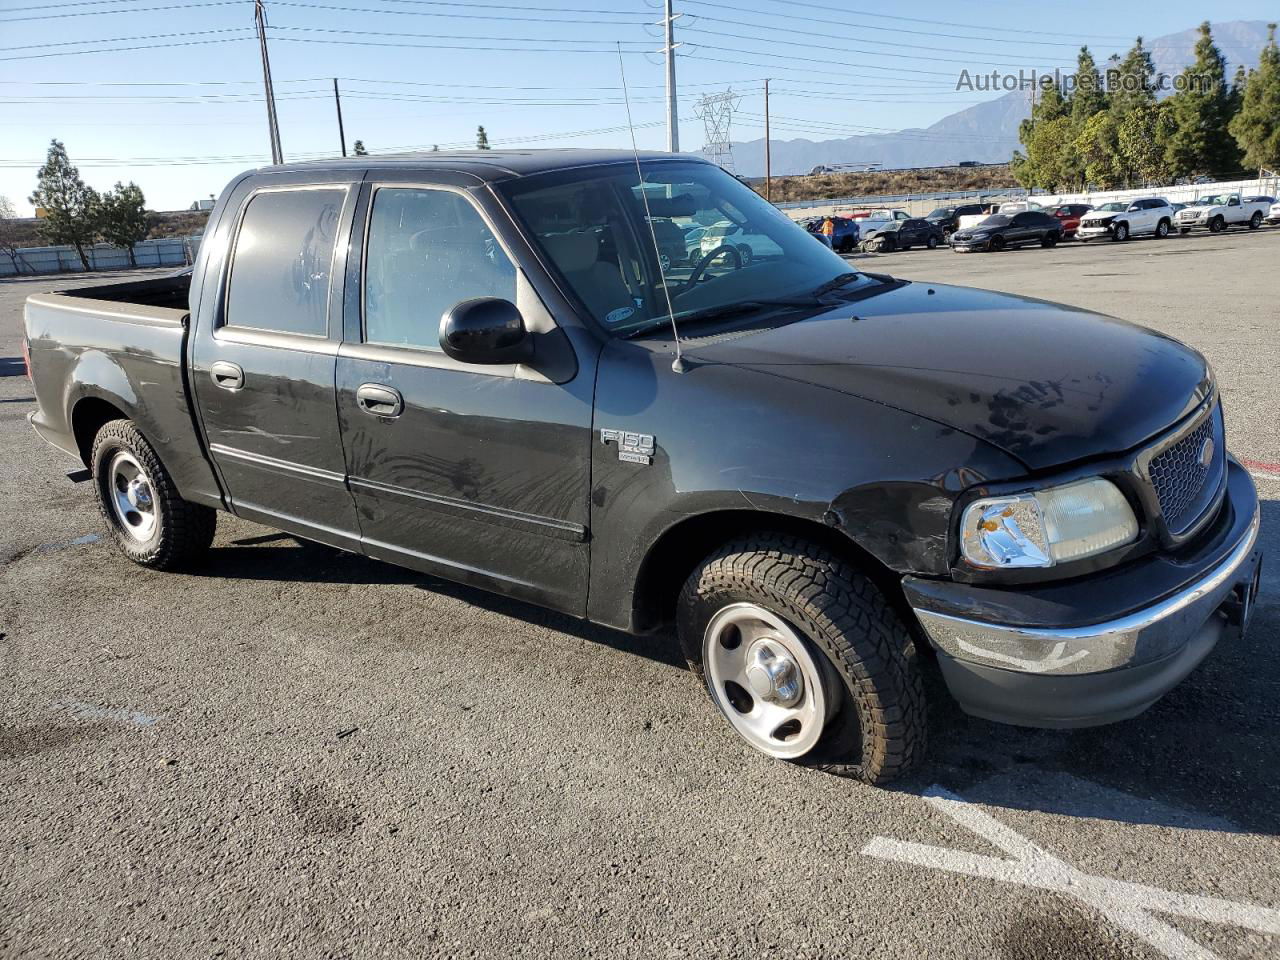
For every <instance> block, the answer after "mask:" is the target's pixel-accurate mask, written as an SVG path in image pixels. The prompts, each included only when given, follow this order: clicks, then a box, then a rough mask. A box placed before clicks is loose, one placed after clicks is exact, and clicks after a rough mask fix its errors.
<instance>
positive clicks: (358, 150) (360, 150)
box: [351, 140, 369, 157]
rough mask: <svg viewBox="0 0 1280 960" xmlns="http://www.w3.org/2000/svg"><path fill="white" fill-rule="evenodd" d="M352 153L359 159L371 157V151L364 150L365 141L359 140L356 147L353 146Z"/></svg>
mask: <svg viewBox="0 0 1280 960" xmlns="http://www.w3.org/2000/svg"><path fill="white" fill-rule="evenodd" d="M351 152H352V153H354V154H355V155H356V156H357V157H367V156H368V155H369V151H368V150H366V149H365V148H364V141H363V140H357V141H356V142H355V145H354V146H352V148H351Z"/></svg>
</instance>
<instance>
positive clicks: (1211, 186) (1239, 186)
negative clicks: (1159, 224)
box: [1031, 177, 1280, 207]
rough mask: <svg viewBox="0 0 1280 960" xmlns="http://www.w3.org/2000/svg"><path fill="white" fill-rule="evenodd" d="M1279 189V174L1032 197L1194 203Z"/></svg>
mask: <svg viewBox="0 0 1280 960" xmlns="http://www.w3.org/2000/svg"><path fill="white" fill-rule="evenodd" d="M1278 191H1280V178H1277V177H1255V178H1254V179H1252V180H1227V181H1222V182H1220V183H1192V184H1186V185H1184V186H1177V187H1141V188H1139V189H1135V190H1099V191H1094V192H1092V193H1058V194H1044V195H1040V194H1037V195H1035V196H1034V197H1032V198H1031V199H1032V200H1034V201H1035V202H1036V203H1038V204H1040V205H1041V206H1043V207H1052V206H1056V205H1057V204H1060V203H1088V204H1092V205H1093V206H1095V207H1096V206H1098V205H1099V204H1102V203H1110V202H1111V201H1113V200H1132V199H1134V198H1135V197H1164V198H1165V199H1166V200H1168V201H1169V202H1170V203H1191V202H1192V201H1194V200H1199V199H1200V198H1201V197H1215V196H1217V195H1218V194H1220V193H1238V194H1240V195H1241V196H1244V197H1256V196H1269V197H1274V196H1276V194H1277V192H1278Z"/></svg>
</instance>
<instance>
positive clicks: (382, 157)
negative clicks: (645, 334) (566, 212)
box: [253, 148, 707, 181]
mask: <svg viewBox="0 0 1280 960" xmlns="http://www.w3.org/2000/svg"><path fill="white" fill-rule="evenodd" d="M635 158H636V155H635V154H634V153H633V152H631V151H630V150H591V149H570V148H563V149H554V150H456V151H452V150H450V151H446V150H419V151H413V152H409V153H381V154H378V155H377V156H364V157H333V158H330V159H326V160H307V161H302V162H298V163H285V164H279V165H276V166H266V167H259V168H258V169H256V170H254V171H253V172H254V173H283V172H286V171H304V170H305V171H307V172H309V173H310V172H315V171H320V170H377V169H383V170H403V169H405V168H406V167H408V168H412V167H424V168H425V167H430V168H432V169H439V170H450V171H455V172H458V173H467V174H470V175H472V176H474V177H476V178H477V179H479V180H482V181H493V180H507V179H510V178H512V177H526V176H530V175H532V174H535V173H546V172H548V171H551V170H569V169H573V168H575V167H594V166H607V165H610V164H617V163H635ZM640 159H641V160H642V161H646V162H647V161H655V160H666V161H684V162H690V161H692V162H694V163H706V162H707V161H705V160H703V159H702V158H701V157H697V156H694V155H692V154H671V153H665V152H659V151H654V150H642V151H640Z"/></svg>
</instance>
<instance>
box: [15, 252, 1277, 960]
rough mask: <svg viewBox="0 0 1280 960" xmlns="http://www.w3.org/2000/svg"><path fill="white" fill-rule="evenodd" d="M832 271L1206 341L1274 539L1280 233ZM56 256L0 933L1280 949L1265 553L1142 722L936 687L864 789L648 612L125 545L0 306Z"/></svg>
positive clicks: (33, 479)
mask: <svg viewBox="0 0 1280 960" xmlns="http://www.w3.org/2000/svg"><path fill="white" fill-rule="evenodd" d="M854 259H855V260H856V262H857V263H858V265H859V266H860V267H863V268H865V269H871V270H875V271H883V272H888V273H892V274H895V275H897V276H902V277H906V278H909V279H913V280H921V281H933V282H938V283H944V282H945V283H960V284H969V285H974V286H979V287H987V288H990V289H997V290H1006V291H1012V292H1016V293H1021V294H1027V295H1031V296H1037V297H1043V298H1046V299H1054V300H1061V301H1065V302H1068V303H1073V304H1078V305H1081V306H1085V307H1089V308H1093V309H1097V310H1100V311H1103V312H1106V313H1110V314H1114V315H1116V316H1120V317H1124V318H1127V319H1131V320H1135V321H1138V322H1141V323H1144V324H1146V325H1149V326H1151V327H1154V328H1156V329H1159V330H1161V331H1164V332H1166V333H1169V334H1171V335H1173V336H1176V337H1178V338H1180V339H1183V340H1186V341H1187V342H1189V343H1191V344H1192V345H1194V346H1195V347H1197V348H1198V349H1200V350H1202V351H1203V352H1204V353H1205V354H1206V355H1207V356H1208V357H1209V358H1210V360H1211V361H1212V363H1213V365H1214V367H1215V369H1216V372H1217V376H1218V381H1219V384H1220V387H1221V390H1222V394H1223V397H1224V401H1225V406H1226V414H1227V424H1228V436H1229V441H1230V446H1231V448H1232V450H1233V451H1234V452H1235V453H1236V455H1237V456H1239V457H1241V458H1243V459H1245V460H1246V461H1248V462H1249V464H1250V467H1251V470H1252V471H1253V472H1254V474H1255V476H1256V477H1257V483H1258V487H1259V492H1260V495H1261V496H1262V498H1263V501H1264V504H1263V511H1264V512H1263V543H1264V545H1265V546H1266V547H1267V549H1268V550H1269V552H1270V554H1271V556H1272V557H1274V558H1280V552H1277V551H1278V548H1280V535H1278V533H1277V531H1280V504H1278V503H1277V498H1278V497H1280V435H1278V431H1280V427H1278V426H1277V422H1276V410H1277V409H1278V408H1280V387H1278V386H1277V385H1276V379H1275V370H1276V368H1277V365H1280V338H1278V337H1277V330H1276V327H1277V324H1280V306H1278V304H1280V299H1278V294H1277V291H1278V290H1280V287H1278V286H1277V278H1276V272H1277V271H1276V268H1277V265H1280V229H1274V228H1271V229H1263V230H1261V231H1258V232H1252V233H1249V232H1232V233H1229V234H1226V235H1222V236H1212V237H1210V236H1208V235H1203V236H1197V235H1193V236H1190V237H1176V238H1170V239H1168V240H1165V241H1159V242H1157V241H1147V240H1134V241H1130V242H1128V243H1126V244H1122V245H1119V244H1092V245H1090V246H1088V247H1083V246H1080V245H1078V244H1063V245H1062V246H1060V247H1058V248H1056V249H1053V250H1041V249H1038V248H1033V249H1026V250H1019V251H1011V252H1006V253H1001V254H983V255H956V254H952V253H951V252H950V251H948V250H938V251H925V250H912V251H907V252H902V253H894V254H887V255H879V256H858V257H855V258H854ZM84 282H85V280H84V278H76V279H73V280H51V279H44V278H42V279H37V280H21V281H0V480H2V481H3V482H0V666H2V668H3V669H2V672H0V678H2V684H3V686H2V687H0V691H2V693H3V695H2V696H0V849H2V850H3V854H0V957H5V958H9V957H165V958H175V957H212V956H225V957H282V956H308V957H384V956H385V957H408V956H415V957H420V956H427V957H437V956H439V957H453V956H457V957H493V956H529V957H540V958H542V957H579V956H598V957H642V958H654V957H661V958H665V957H699V958H702V957H742V958H746V957H762V956H768V957H779V958H785V957H853V956H857V957H884V958H889V957H893V958H899V957H947V958H997V960H1041V958H1051V960H1052V958H1060V960H1077V958H1090V960H1093V958H1106V960H1113V958H1161V957H1176V958H1184V957H1185V958H1197V960H1208V958H1222V960H1229V958H1264V957H1275V956H1277V955H1280V799H1278V797H1280V753H1278V751H1277V749H1276V744H1277V743H1278V742H1280V657H1277V645H1278V644H1280V583H1277V574H1276V572H1275V571H1276V570H1277V569H1278V568H1280V564H1278V563H1272V564H1271V565H1270V566H1269V567H1268V568H1267V570H1266V573H1265V574H1264V583H1263V590H1262V594H1261V597H1260V606H1259V609H1258V611H1257V613H1256V615H1255V618H1254V622H1253V626H1252V629H1251V631H1250V633H1249V635H1248V636H1247V637H1246V638H1245V640H1244V641H1242V642H1240V643H1239V644H1236V645H1233V646H1230V647H1224V648H1219V649H1218V650H1217V651H1216V652H1215V653H1214V655H1213V656H1212V657H1211V658H1210V659H1209V660H1208V661H1207V662H1206V663H1205V664H1204V665H1203V666H1202V667H1201V668H1200V669H1199V670H1198V671H1197V672H1196V673H1195V674H1193V675H1192V677H1191V678H1189V679H1188V681H1186V682H1185V683H1184V684H1182V685H1181V686H1180V687H1178V688H1177V689H1175V690H1174V691H1173V692H1172V693H1171V694H1169V695H1168V696H1167V697H1166V698H1165V699H1164V700H1162V701H1161V702H1160V703H1158V704H1157V705H1156V706H1155V707H1153V708H1152V709H1151V710H1150V711H1149V712H1148V713H1146V714H1145V715H1143V716H1142V717H1139V718H1137V719H1135V720H1131V721H1128V722H1125V723H1121V724H1117V725H1114V726H1110V727H1102V728H1096V729H1091V730H1079V731H1067V732H1056V731H1033V730H1021V729H1014V728H1009V727H1002V726H998V725H995V724H991V723H987V722H984V721H979V720H974V719H971V718H968V717H966V716H964V715H963V714H961V713H959V712H958V711H957V710H956V709H955V708H954V707H953V706H952V705H951V704H950V703H949V702H948V701H947V700H946V699H945V692H944V691H943V690H942V689H941V688H940V687H939V686H938V685H937V684H936V683H932V684H931V685H930V689H931V692H932V693H933V700H932V702H931V708H932V714H931V737H932V741H933V742H932V745H931V763H930V764H929V765H928V767H927V768H926V769H924V770H922V771H921V772H920V773H919V774H918V775H914V776H913V777H912V778H911V779H909V780H906V781H904V782H901V783H897V784H894V785H893V788H892V789H887V790H877V789H873V788H870V787H865V786H862V785H861V784H857V783H851V782H848V781H844V780H839V779H836V778H833V777H828V776H823V775H819V774H815V773H811V772H806V771H804V770H802V769H799V768H796V767H793V766H788V765H786V764H783V763H779V762H773V761H769V760H767V759H765V758H763V757H762V756H759V755H756V754H754V753H753V752H751V750H750V748H748V747H747V746H746V745H745V744H743V743H741V742H740V741H738V740H737V739H735V737H734V735H733V734H732V733H731V731H730V730H729V728H728V726H727V725H726V724H725V723H724V722H723V721H722V720H721V719H720V718H719V717H718V716H717V715H716V714H715V712H714V710H713V708H712V707H711V705H710V703H709V702H708V701H707V699H706V697H705V696H704V694H703V693H702V691H701V690H700V689H699V688H698V686H697V685H696V684H695V683H694V681H693V680H692V679H691V677H690V675H689V674H688V672H687V671H686V669H685V667H684V665H683V663H682V661H681V660H680V658H679V656H678V654H677V652H676V649H675V644H674V641H673V640H671V639H669V638H664V637H656V638H655V637H650V638H633V637H628V636H625V635H621V634H617V633H614V632H611V631H608V630H603V629H599V628H595V627H591V626H586V625H583V624H580V623H578V622H575V621H572V620H570V619H567V618H564V617H561V616H558V615H555V614H550V613H546V612H543V611H540V610H537V609H535V608H532V607H527V606H524V605H521V604H518V603H515V602H511V601H506V600H502V599H497V598H494V597H490V596H488V595H486V594H482V593H479V592H476V591H472V590H468V589H465V588H462V587H456V586H452V585H449V584H446V583H443V582H440V581H436V580H431V579H427V578H424V577H421V576H419V575H417V574H414V573H411V572H408V571H403V570H399V569H397V568H394V567H389V566H385V565H382V564H379V563H375V562H372V561H369V560H365V559H363V558H359V557H354V556H346V555H341V554H337V553H332V552H329V551H323V550H315V549H308V548H303V547H301V546H299V545H298V544H297V543H296V542H295V541H293V540H291V539H289V538H285V537H282V536H276V535H273V534H272V532H271V531H269V530H267V529H265V528H262V527H257V526H254V525H252V524H249V523H245V522H243V521H239V520H235V519H232V518H229V517H225V516H224V517H223V518H222V520H221V521H220V525H219V533H218V537H217V541H216V544H215V549H214V551H213V553H212V556H211V559H210V561H209V563H208V565H207V566H206V567H205V568H204V569H202V570H201V571H200V572H198V573H196V574H192V575H177V574H157V573H152V572H149V571H146V570H143V569H140V568H138V567H135V566H133V565H131V564H129V563H127V562H126V561H125V560H123V559H122V558H121V557H119V556H118V555H117V554H116V553H115V552H114V551H113V550H112V549H110V548H109V547H108V545H107V544H106V542H105V541H103V540H100V539H98V535H99V534H100V532H101V531H100V528H99V523H98V519H97V514H96V511H95V508H94V505H93V503H92V501H91V494H90V490H89V489H88V487H87V485H78V486H76V485H72V484H70V483H69V482H67V480H66V479H65V478H64V474H65V472H66V471H67V470H69V469H71V468H73V467H74V466H75V464H74V463H73V462H71V461H69V460H67V459H66V458H65V457H64V455H62V454H60V453H58V452H56V451H54V450H53V449H51V448H49V447H47V446H45V445H44V444H43V443H42V442H41V441H39V440H38V439H37V438H36V437H35V436H34V434H32V432H31V431H30V429H29V427H28V426H27V424H26V422H25V417H26V413H27V412H28V410H29V409H30V406H31V390H30V384H29V383H28V381H27V380H26V379H25V377H24V376H23V375H22V363H21V360H20V354H21V351H20V346H19V342H20V335H21V304H22V300H23V298H24V297H25V296H26V295H27V294H29V293H31V292H35V291H38V290H47V289H51V288H56V287H65V286H71V285H76V284H80V283H84ZM991 346H992V349H993V350H998V349H999V344H992V345H991ZM1272 477H1274V478H1275V479H1271V478H1272Z"/></svg>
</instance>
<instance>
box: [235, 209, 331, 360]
mask: <svg viewBox="0 0 1280 960" xmlns="http://www.w3.org/2000/svg"><path fill="white" fill-rule="evenodd" d="M344 199H346V191H345V190H339V189H323V190H271V191H266V192H264V193H259V194H257V195H255V196H254V197H253V198H252V199H250V201H249V205H248V206H247V207H246V208H245V212H244V217H243V219H242V220H241V222H240V232H239V233H238V234H237V236H236V246H235V253H234V255H233V258H232V261H231V279H230V281H229V282H228V284H227V305H226V318H225V321H224V322H225V323H226V324H227V325H228V326H236V327H249V328H252V329H255V330H270V331H274V332H277V333H297V334H304V335H306V336H312V337H323V336H325V334H326V333H327V332H328V317H329V312H328V307H329V280H330V274H331V272H332V269H333V246H334V236H335V234H336V232H337V227H338V216H339V214H340V213H341V212H342V202H343V200H344Z"/></svg>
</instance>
